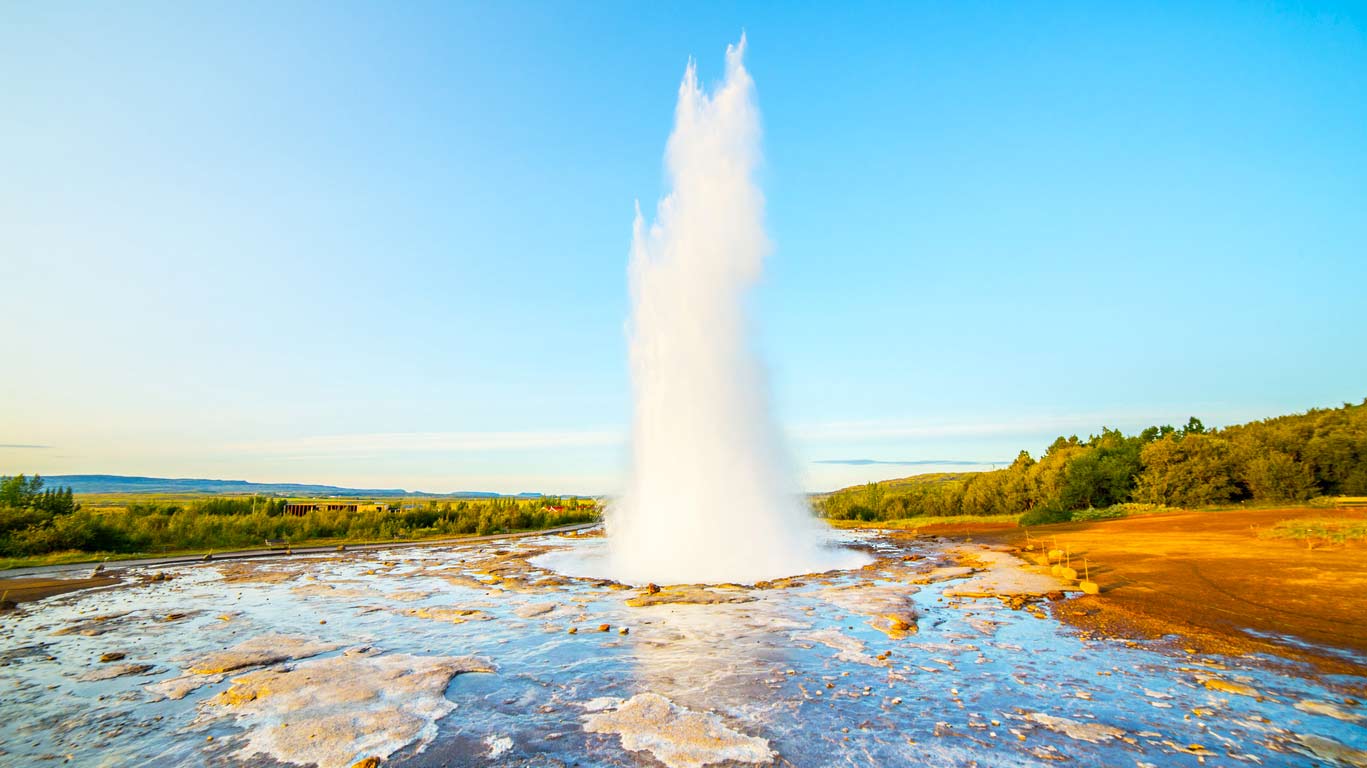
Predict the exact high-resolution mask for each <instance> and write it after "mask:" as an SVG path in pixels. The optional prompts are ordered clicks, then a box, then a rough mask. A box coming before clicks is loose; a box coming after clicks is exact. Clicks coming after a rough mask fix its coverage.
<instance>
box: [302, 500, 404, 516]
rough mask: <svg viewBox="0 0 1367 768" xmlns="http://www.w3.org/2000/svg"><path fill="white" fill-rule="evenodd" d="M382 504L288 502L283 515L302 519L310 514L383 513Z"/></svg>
mask: <svg viewBox="0 0 1367 768" xmlns="http://www.w3.org/2000/svg"><path fill="white" fill-rule="evenodd" d="M385 509H387V507H386V506H385V505H384V504H376V503H374V502H358V501H288V502H285V514H287V515H294V516H295V517H303V516H304V515H307V514H308V513H310V512H352V513H354V512H383V511H384V510H385Z"/></svg>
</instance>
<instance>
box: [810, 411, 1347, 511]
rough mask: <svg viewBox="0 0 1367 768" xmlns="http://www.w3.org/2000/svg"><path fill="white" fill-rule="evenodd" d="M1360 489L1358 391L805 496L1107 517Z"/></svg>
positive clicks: (873, 504)
mask: <svg viewBox="0 0 1367 768" xmlns="http://www.w3.org/2000/svg"><path fill="white" fill-rule="evenodd" d="M1364 495H1367V400H1364V401H1363V402H1362V403H1359V404H1357V405H1352V404H1345V405H1344V406H1343V407H1342V408H1332V409H1315V410H1311V411H1308V412H1306V413H1301V414H1294V415H1290V416H1279V417H1276V418H1272V419H1265V420H1263V421H1255V422H1250V423H1248V424H1240V425H1237V426H1231V427H1225V428H1224V429H1207V428H1206V427H1205V426H1204V425H1203V424H1202V423H1201V421H1200V420H1199V419H1197V418H1194V417H1193V418H1192V419H1191V420H1190V421H1188V422H1187V424H1186V425H1184V426H1181V427H1172V426H1162V427H1149V428H1148V429H1145V430H1143V431H1142V432H1140V433H1139V434H1137V435H1126V434H1123V433H1122V432H1120V431H1119V430H1113V429H1102V431H1101V434H1099V435H1093V436H1091V437H1090V438H1088V439H1086V440H1080V439H1078V438H1077V437H1076V436H1072V437H1059V438H1058V439H1057V440H1055V441H1054V442H1053V444H1051V445H1050V446H1049V447H1048V449H1047V450H1046V451H1045V452H1044V455H1043V456H1041V457H1040V458H1038V459H1036V458H1034V457H1033V456H1031V455H1030V454H1029V453H1028V452H1026V451H1021V452H1020V455H1019V456H1017V457H1016V460H1015V461H1014V462H1012V463H1011V466H1009V467H1007V468H1005V469H999V470H995V471H992V472H966V473H955V474H940V475H920V476H916V477H909V478H906V479H904V480H897V481H889V482H883V483H869V484H867V485H864V486H856V487H854V488H846V489H843V490H840V491H837V492H835V493H832V494H830V495H827V496H825V497H822V498H819V499H817V501H816V507H817V510H818V513H819V514H821V515H822V516H824V517H827V518H831V519H835V520H865V521H875V520H899V519H905V518H913V517H925V516H947V515H1015V514H1019V515H1021V524H1022V525H1036V524H1040V523H1052V522H1064V521H1067V520H1074V519H1089V518H1090V519H1095V518H1098V517H1119V516H1123V515H1125V514H1128V513H1130V512H1133V511H1136V510H1141V509H1157V508H1163V507H1181V508H1193V507H1213V506H1220V505H1227V504H1234V503H1240V502H1252V503H1299V502H1307V501H1310V500H1312V499H1316V498H1318V497H1332V496H1364Z"/></svg>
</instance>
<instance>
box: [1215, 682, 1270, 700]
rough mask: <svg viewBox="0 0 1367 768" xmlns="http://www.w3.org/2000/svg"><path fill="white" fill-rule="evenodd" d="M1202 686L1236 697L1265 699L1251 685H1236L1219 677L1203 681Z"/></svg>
mask: <svg viewBox="0 0 1367 768" xmlns="http://www.w3.org/2000/svg"><path fill="white" fill-rule="evenodd" d="M1201 684H1202V685H1204V686H1205V687H1207V688H1209V689H1211V690H1212V691H1222V692H1224V693H1232V694H1235V695H1236V696H1248V697H1250V698H1254V699H1261V698H1262V697H1263V695H1262V694H1261V693H1259V692H1258V689H1257V688H1254V687H1253V686H1251V685H1244V684H1243V683H1236V682H1233V681H1231V680H1223V679H1221V678H1218V677H1208V678H1206V679H1204V680H1202V681H1201Z"/></svg>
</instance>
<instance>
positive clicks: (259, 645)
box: [186, 634, 337, 675]
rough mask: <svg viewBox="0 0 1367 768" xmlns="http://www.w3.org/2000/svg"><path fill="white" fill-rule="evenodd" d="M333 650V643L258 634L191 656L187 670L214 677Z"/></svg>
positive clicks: (289, 636)
mask: <svg viewBox="0 0 1367 768" xmlns="http://www.w3.org/2000/svg"><path fill="white" fill-rule="evenodd" d="M336 647H337V644H336V643H325V642H323V641H321V640H315V639H314V638H311V637H304V636H302V635H276V634H268V635H257V636H256V637H253V638H251V639H249V640H244V641H242V642H241V643H238V644H237V645H234V646H232V647H231V648H225V649H224V650H222V651H216V652H213V653H207V654H205V655H203V656H200V657H198V658H194V657H191V659H192V662H191V664H190V666H189V667H188V668H187V669H186V671H188V672H190V673H192V674H196V675H214V674H218V673H221V672H232V671H233V670H237V669H242V668H244V667H261V666H265V665H267V664H277V663H279V662H282V661H289V660H290V659H303V658H307V657H309V656H317V655H318V654H320V653H324V652H326V651H331V650H333V649H334V648H336Z"/></svg>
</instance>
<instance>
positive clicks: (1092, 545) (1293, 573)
mask: <svg viewBox="0 0 1367 768" xmlns="http://www.w3.org/2000/svg"><path fill="white" fill-rule="evenodd" d="M1326 517H1349V518H1355V519H1364V518H1367V511H1364V510H1325V509H1304V508H1302V509H1251V510H1231V511H1217V512H1174V513H1167V514H1161V515H1148V516H1142V517H1131V518H1125V519H1120V520H1106V521H1097V522H1088V523H1064V524H1060V525H1051V526H1039V527H1036V528H1032V529H1031V530H1030V537H1031V539H1032V541H1033V542H1034V544H1035V549H1034V552H1039V551H1040V550H1042V549H1047V548H1053V547H1055V546H1057V547H1058V548H1067V549H1068V550H1069V551H1070V552H1071V554H1072V560H1073V563H1072V564H1073V566H1074V567H1077V569H1078V571H1079V572H1081V571H1082V562H1081V560H1082V559H1083V558H1086V560H1087V563H1088V565H1089V566H1090V571H1091V576H1092V580H1093V581H1095V582H1097V583H1098V584H1099V585H1100V586H1101V594H1100V595H1097V596H1082V597H1078V598H1076V599H1073V600H1069V601H1067V602H1064V603H1060V604H1058V605H1057V608H1056V613H1057V615H1058V616H1059V617H1060V618H1061V619H1063V620H1064V621H1067V622H1069V623H1071V624H1073V625H1075V626H1077V627H1079V628H1081V629H1084V630H1087V631H1095V632H1099V633H1104V634H1107V635H1112V636H1122V637H1134V638H1158V637H1164V636H1169V635H1178V636H1179V639H1178V642H1180V643H1181V644H1182V647H1185V648H1189V649H1190V650H1191V651H1192V652H1196V653H1272V654H1276V655H1279V656H1283V657H1288V658H1292V659H1296V660H1301V661H1308V662H1311V663H1313V664H1315V665H1316V666H1318V667H1319V668H1320V669H1321V670H1322V671H1325V672H1332V673H1343V674H1357V675H1367V661H1364V659H1367V544H1364V543H1363V542H1356V543H1349V544H1342V545H1318V544H1317V545H1316V546H1314V547H1313V548H1307V545H1306V543H1305V542H1304V541H1293V540H1287V539H1276V538H1268V537H1264V536H1260V535H1259V534H1260V533H1264V532H1266V531H1268V530H1269V529H1271V528H1272V527H1273V526H1274V525H1276V524H1277V523H1278V522H1281V521H1283V520H1290V519H1295V518H1326ZM966 533H968V532H966ZM970 535H972V536H974V537H975V538H983V539H988V538H991V539H997V540H1000V541H1004V542H1007V543H1009V544H1013V545H1015V546H1020V547H1024V546H1025V545H1026V534H1025V532H1024V531H1023V530H1021V529H1016V530H1012V531H1000V532H996V533H988V532H979V531H973V532H971V534H970ZM1022 554H1024V555H1027V556H1028V555H1030V554H1031V552H1024V553H1022ZM1249 631H1252V632H1254V633H1259V634H1263V635H1271V636H1272V637H1258V636H1255V635H1254V634H1250V632H1249ZM1305 643H1309V644H1310V645H1306V644H1305ZM1344 650H1346V651H1348V652H1349V653H1347V654H1345V653H1342V652H1341V651H1344Z"/></svg>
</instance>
